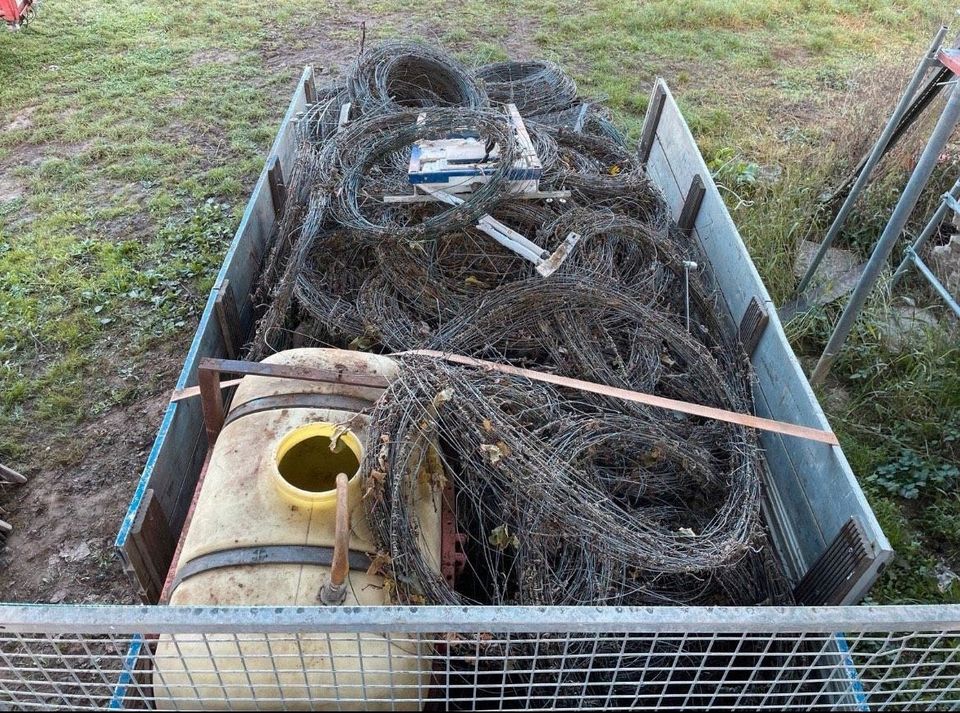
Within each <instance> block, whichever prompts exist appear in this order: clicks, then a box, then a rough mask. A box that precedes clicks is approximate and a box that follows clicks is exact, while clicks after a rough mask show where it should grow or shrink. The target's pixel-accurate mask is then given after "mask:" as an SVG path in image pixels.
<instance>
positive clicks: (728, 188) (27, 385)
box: [0, 0, 960, 602]
mask: <svg viewBox="0 0 960 713" xmlns="http://www.w3.org/2000/svg"><path fill="white" fill-rule="evenodd" d="M950 11H951V8H950V6H949V5H948V4H946V3H945V2H936V3H930V2H925V1H923V0H906V1H905V2H893V1H892V0H783V1H781V2H776V3H771V2H768V0H747V1H746V2H737V1H735V0H701V1H700V2H694V1H693V0H655V1H653V2H644V3H631V2H622V0H589V1H588V2H585V3H579V4H573V3H567V2H560V1H559V0H536V1H534V0H509V1H507V0H464V1H463V2H458V3H446V2H441V0H428V1H426V2H422V1H421V2H416V1H412V2H411V1H405V2H400V0H378V1H376V2H372V3H371V2H360V0H344V1H343V2H340V3H337V4H336V5H335V6H332V5H331V4H329V3H326V2H318V1H317V0H298V1H297V2H293V0H278V1H277V2H275V3H272V4H262V3H253V2H250V1H249V0H242V1H241V2H229V3H228V2H224V1H222V0H220V1H213V2H207V3H202V4H200V5H197V6H195V7H191V8H190V9H189V12H186V11H183V10H182V9H171V6H170V5H168V4H166V3H162V2H159V0H133V1H131V2H126V3H102V2H99V1H98V0H78V1H77V2H73V3H55V2H49V3H47V4H46V5H45V6H44V7H43V8H42V13H41V14H40V15H39V16H38V18H37V20H36V22H35V24H34V25H33V27H32V28H31V29H29V30H28V31H26V32H23V33H20V34H18V35H4V36H2V37H0V175H2V176H3V177H4V182H0V187H3V186H6V189H9V187H10V185H11V182H12V185H14V186H15V187H16V189H17V190H16V191H14V192H15V193H20V194H21V195H19V196H18V197H15V198H13V199H12V200H8V201H2V200H0V459H12V460H14V461H17V460H19V459H24V460H25V461H26V460H29V461H30V462H31V463H33V464H38V463H37V460H38V459H39V460H40V461H41V462H40V463H39V465H46V466H50V465H57V466H62V467H65V468H69V467H70V466H71V465H72V464H73V460H71V459H73V458H76V457H78V456H76V455H67V456H63V455H61V456H57V457H58V458H60V459H61V460H60V461H58V462H56V463H53V462H52V461H50V460H49V459H52V458H54V456H45V455H43V454H44V453H45V452H46V451H45V450H44V449H43V448H41V449H39V450H34V449H31V450H30V451H29V452H28V451H27V450H26V447H25V445H24V444H25V443H27V442H29V441H30V440H31V439H32V438H35V437H36V434H38V433H43V434H46V435H45V436H43V438H42V440H43V443H42V444H41V446H42V445H43V444H48V445H49V444H65V443H68V442H69V441H70V434H71V433H72V431H73V429H74V428H75V427H76V426H77V425H78V424H82V423H84V422H86V421H89V420H90V419H93V418H96V416H97V415H98V414H100V413H103V412H104V411H106V410H109V409H111V408H114V407H116V406H122V405H124V404H128V403H131V402H133V401H136V400H137V399H139V398H141V397H143V396H146V395H151V394H156V393H160V392H162V391H163V390H165V389H169V388H170V386H171V385H172V379H171V374H173V373H175V371H176V368H177V367H178V365H179V362H180V360H181V358H182V355H183V354H184V352H185V349H186V345H187V343H188V341H189V339H190V336H191V335H192V333H193V331H194V329H195V327H196V321H197V317H198V315H199V311H200V309H201V308H202V305H203V302H204V299H205V294H206V291H207V290H208V289H209V286H210V283H211V280H212V278H213V276H214V274H215V270H216V266H217V265H218V264H219V262H220V260H221V258H222V255H223V252H224V251H225V249H226V247H227V244H228V242H229V238H230V235H231V233H232V231H233V229H234V227H235V226H236V223H237V221H238V219H239V214H240V212H241V210H242V207H243V204H244V203H245V200H246V196H247V194H248V192H249V190H250V188H251V186H252V183H253V181H254V180H255V178H256V176H257V174H258V172H259V170H260V167H261V165H262V159H263V156H264V154H265V152H266V150H267V148H268V146H269V144H270V141H271V140H272V137H273V135H274V133H275V130H276V126H277V122H278V120H279V117H280V114H281V112H282V110H283V108H284V106H285V103H286V97H287V96H288V95H289V92H290V91H291V89H292V87H293V82H294V79H295V77H296V76H297V75H298V73H299V69H300V65H302V64H304V63H305V62H306V61H313V62H314V63H315V64H316V65H317V66H318V67H319V68H320V69H322V70H324V71H326V72H328V73H329V75H331V76H336V74H337V73H338V72H339V69H338V66H337V65H338V63H340V62H343V61H345V60H347V59H349V58H350V57H351V56H353V55H354V54H355V52H356V45H357V42H358V39H359V29H358V27H359V23H360V22H361V21H365V22H366V24H367V37H368V41H373V40H375V39H377V38H381V37H388V36H391V37H392V36H398V35H404V36H412V35H413V36H415V35H417V34H419V35H421V36H422V37H424V38H426V39H429V40H434V41H437V42H439V43H441V44H443V45H444V46H445V47H447V48H448V49H449V50H451V51H453V52H454V53H456V54H457V55H458V56H459V57H461V58H462V59H463V60H465V61H467V62H471V63H473V62H477V63H479V62H484V61H492V60H497V59H503V58H505V57H507V56H518V55H524V56H541V57H547V58H551V59H554V60H556V61H559V62H561V63H562V64H563V65H564V66H565V67H566V68H567V69H568V70H569V71H570V72H571V73H572V74H573V75H574V76H575V78H576V79H577V81H578V83H579V85H580V87H581V89H582V93H583V94H585V95H589V96H594V97H597V98H602V99H604V100H605V101H606V102H607V103H608V105H609V106H611V107H612V108H613V109H614V110H615V111H616V112H617V118H618V120H619V121H620V122H621V123H622V124H623V125H624V126H625V128H626V129H627V130H628V133H629V134H630V135H631V136H634V137H635V136H636V135H637V134H638V132H639V129H640V125H641V122H642V118H643V112H644V110H645V109H646V105H647V97H648V94H649V89H650V85H651V82H652V80H653V79H654V78H655V77H656V76H665V77H666V78H667V79H668V81H669V82H670V84H671V86H672V87H673V89H674V91H675V93H676V95H677V96H678V98H679V101H680V102H681V105H682V108H683V110H684V113H685V115H686V116H687V118H688V120H689V122H690V124H691V126H692V128H693V130H694V132H695V134H696V136H697V139H698V141H699V143H700V145H701V147H702V149H703V151H704V153H705V155H706V158H707V159H708V161H709V162H710V165H711V168H712V169H714V170H715V172H716V174H717V180H718V182H719V183H720V184H721V187H722V190H723V192H724V195H725V197H726V198H727V199H728V202H729V204H730V206H731V208H732V210H733V213H734V217H735V219H736V221H737V223H738V225H739V226H740V227H741V230H742V232H743V235H744V238H745V239H746V241H747V242H748V244H749V246H750V248H751V251H752V252H753V254H754V257H755V260H756V262H757V265H758V267H759V269H760V271H761V273H762V274H763V275H764V278H765V280H766V282H767V284H768V286H769V288H770V290H771V292H772V293H773V295H774V296H775V298H776V299H778V300H782V299H784V298H785V297H787V296H788V295H789V293H790V291H791V290H792V288H793V284H794V278H793V276H792V261H793V255H794V254H795V250H796V246H797V244H798V243H799V240H800V239H801V238H803V237H806V236H809V235H814V236H817V235H820V234H822V229H823V225H822V223H823V216H822V215H819V214H818V213H817V211H816V205H817V202H816V201H817V197H818V196H819V194H820V193H821V192H822V190H823V189H824V187H825V186H827V185H829V182H830V181H831V180H835V179H836V178H837V176H839V175H840V174H841V173H842V171H843V170H844V168H846V167H849V165H850V163H851V161H853V160H855V159H856V158H857V155H858V152H859V151H862V149H863V145H862V144H863V142H864V139H863V137H860V139H859V140H860V143H859V144H858V143H857V142H856V141H851V140H850V137H849V136H847V137H846V139H845V140H844V141H839V142H833V143H831V141H830V140H831V138H832V137H834V136H835V134H832V133H831V132H832V131H833V129H834V128H835V127H836V126H838V125H842V124H843V122H842V121H841V119H843V117H840V118H839V119H838V117H837V116H836V115H835V114H836V111H837V107H847V108H849V106H850V105H851V104H852V103H853V104H855V103H856V102H857V101H859V102H860V105H861V106H862V109H863V111H862V114H861V115H859V116H860V118H861V119H862V118H863V117H864V116H866V117H867V119H868V120H867V121H861V122H856V121H853V120H852V119H851V118H850V117H851V116H852V115H847V119H848V121H847V125H856V126H861V125H862V126H863V127H864V128H863V131H862V133H863V134H864V136H866V137H869V135H870V131H871V130H872V129H874V128H875V126H876V124H877V121H878V117H877V112H878V110H883V109H886V107H887V106H888V105H889V102H890V101H891V100H892V95H893V94H895V93H896V91H897V89H898V88H899V84H900V83H901V82H902V81H903V79H904V76H905V75H906V74H907V73H908V71H909V69H908V68H909V67H911V66H912V65H913V63H914V61H915V57H916V55H917V54H918V52H919V51H920V49H921V48H922V47H925V46H926V44H927V43H928V41H929V37H930V36H931V34H932V32H933V29H934V27H935V25H936V24H937V23H938V22H939V21H940V20H941V19H942V18H945V17H949V13H950ZM904 57H905V58H906V59H903V58H904ZM284 58H289V62H284V61H281V60H283V59H284ZM898 60H899V61H898ZM877 67H881V68H883V69H882V71H878V70H877ZM871 74H873V75H879V76H880V78H881V79H884V80H885V81H886V82H887V85H885V86H884V88H883V90H882V92H880V94H879V100H878V99H877V96H878V95H877V94H876V93H875V94H874V95H870V94H869V93H864V92H862V91H860V89H859V85H858V81H860V80H861V79H862V78H863V77H864V76H865V75H871ZM851 97H852V98H851ZM878 101H879V102H880V104H881V105H880V106H877V102H878ZM854 118H856V117H854ZM11 122H12V123H13V124H14V126H13V128H9V129H7V124H10V123H11ZM945 172H946V171H945ZM901 177H902V176H901V175H900V174H898V173H897V172H896V171H890V172H888V178H887V179H886V180H887V181H888V183H884V184H881V185H880V187H879V188H878V189H876V190H873V191H871V193H870V194H869V195H868V197H867V200H865V202H864V207H863V209H862V210H861V211H860V215H859V216H858V217H857V220H856V221H853V222H852V224H854V225H855V226H856V228H857V229H856V230H852V231H850V234H848V235H847V236H845V237H844V240H845V244H847V245H848V246H850V247H852V248H854V249H860V250H862V249H864V246H865V245H866V244H867V242H868V241H869V238H870V236H872V235H875V234H876V229H877V228H878V226H879V225H880V224H882V219H883V214H884V213H883V212H884V210H886V208H884V206H887V207H889V203H890V192H891V190H892V187H893V186H894V185H895V183H896V180H899V178H901ZM6 189H5V190H6ZM914 287H915V286H914ZM914 291H916V290H915V289H914ZM835 317H836V315H835V313H833V312H831V311H829V310H828V311H825V312H823V313H821V314H818V315H815V316H814V317H812V318H810V319H809V320H807V321H805V322H804V323H802V324H800V325H796V326H795V327H794V329H793V333H794V334H793V336H794V338H795V343H796V345H797V347H798V350H799V351H801V352H803V353H808V354H815V353H816V350H817V349H818V348H819V347H820V346H821V345H822V343H823V338H824V335H825V334H826V331H827V328H828V326H829V323H830V321H831V320H832V319H835ZM877 319H880V316H878V315H875V316H874V318H873V321H871V319H867V320H864V323H863V325H861V328H860V329H858V331H857V333H856V334H855V336H854V339H853V343H852V345H851V348H850V349H849V350H847V351H846V352H845V353H844V357H843V359H841V361H840V362H839V363H838V365H837V369H836V380H835V382H836V383H835V386H836V388H840V389H842V390H845V392H846V393H847V394H848V398H847V400H846V401H845V402H844V403H842V404H837V405H831V401H830V399H825V400H826V402H827V407H828V411H829V413H830V416H831V420H832V422H833V423H834V424H835V425H836V428H837V430H838V431H839V432H840V433H841V435H842V438H843V441H844V446H845V449H846V451H847V453H848V455H849V456H850V458H851V461H852V462H853V465H854V468H855V470H856V472H857V473H858V474H859V475H860V476H861V478H862V480H863V482H864V484H865V486H866V488H867V491H868V494H869V497H870V498H871V501H872V502H873V504H874V507H875V509H876V511H877V513H878V516H879V517H880V519H881V522H882V524H883V526H884V528H885V530H886V531H887V532H888V534H889V535H890V537H891V540H892V541H893V542H894V544H895V546H896V547H897V549H898V551H899V555H900V557H899V560H898V564H897V565H895V566H894V567H892V568H891V569H890V571H889V573H888V574H887V575H886V576H885V578H884V579H883V580H882V582H881V584H880V585H879V586H878V588H877V589H876V590H875V592H874V595H873V596H874V598H875V599H876V600H877V601H883V602H894V601H948V600H949V601H958V600H960V587H957V586H954V588H953V589H952V590H948V591H947V592H941V591H940V590H939V589H938V588H937V586H936V575H935V570H936V567H937V564H938V562H939V561H940V560H944V561H947V562H952V563H954V564H960V552H958V550H960V546H958V543H957V540H956V534H955V533H956V531H957V528H956V525H957V524H958V519H960V504H958V501H957V498H956V497H955V496H954V495H951V494H950V488H949V487H948V486H946V485H944V484H937V483H931V482H929V479H928V480H927V481H924V484H923V486H922V488H919V489H918V492H917V495H916V497H915V498H913V499H906V498H903V497H902V496H901V494H899V493H898V492H891V491H890V490H889V489H888V488H886V487H884V486H882V485H881V484H880V483H879V482H878V481H877V480H876V479H875V478H874V479H872V480H871V476H874V475H875V474H876V472H877V471H878V469H881V468H883V467H884V466H885V465H889V464H896V463H898V462H901V460H902V459H903V458H906V460H902V462H903V463H906V464H908V465H909V464H912V463H915V462H920V463H922V464H923V468H930V469H933V470H934V471H935V470H936V468H937V467H939V466H940V465H942V464H943V463H946V462H948V459H950V458H958V457H960V453H958V452H957V450H956V445H955V444H954V446H952V448H953V450H952V451H947V452H945V451H943V450H942V449H939V448H937V447H936V444H937V443H938V440H937V439H938V438H939V437H940V436H939V433H940V428H941V427H942V426H944V424H947V423H948V422H949V419H950V417H951V414H953V413H956V412H957V411H958V406H960V404H958V403H957V398H958V397H957V394H958V393H960V383H958V380H960V377H958V376H957V375H958V374H960V364H958V354H957V350H956V348H955V347H951V346H950V344H949V343H946V342H944V340H943V339H942V338H939V337H937V336H936V335H931V336H930V338H929V339H928V340H925V341H923V343H920V344H916V345H913V346H912V347H911V349H910V350H909V351H908V352H906V353H900V354H892V353H890V352H889V351H888V350H885V349H884V348H883V347H882V346H881V345H880V344H879V340H878V339H877V338H876V334H875V330H874V331H873V332H872V331H871V325H872V324H876V320H877ZM951 427H952V426H951ZM52 452H53V453H61V454H62V453H67V454H77V452H78V449H77V448H66V449H62V448H54V449H53V451H52ZM905 452H907V453H911V454H913V456H915V457H916V458H917V459H919V461H916V460H910V458H912V457H913V456H909V457H908V456H904V453H905ZM45 459H46V460H45ZM901 470H902V469H901ZM907 470H908V471H909V467H908V468H907ZM921 470H922V468H921ZM911 477H912V476H911V474H910V473H909V472H901V471H896V472H893V473H892V474H891V478H893V479H894V480H896V479H897V478H902V479H904V480H905V481H908V480H910V478H911ZM954 486H955V484H954ZM909 492H911V493H912V491H909ZM951 533H952V534H951Z"/></svg>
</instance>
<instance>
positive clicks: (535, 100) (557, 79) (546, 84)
mask: <svg viewBox="0 0 960 713" xmlns="http://www.w3.org/2000/svg"><path fill="white" fill-rule="evenodd" d="M473 76H474V77H476V78H477V79H478V80H479V82H480V84H481V85H482V86H483V88H484V89H485V90H486V92H487V96H489V97H490V101H491V102H493V103H496V104H514V105H516V107H517V111H519V112H520V113H521V114H522V115H524V116H528V115H529V116H533V115H535V114H543V113H548V112H553V111H559V110H561V109H565V108H567V107H569V106H570V104H572V103H573V102H574V101H576V98H577V85H576V82H574V81H573V79H571V78H570V77H569V76H568V75H567V74H566V73H565V72H564V71H563V70H562V69H561V68H560V67H559V66H558V65H556V64H554V63H553V62H547V61H545V60H525V61H521V62H516V61H505V62H494V63H492V64H485V65H483V66H481V67H477V69H475V70H474V72H473Z"/></svg>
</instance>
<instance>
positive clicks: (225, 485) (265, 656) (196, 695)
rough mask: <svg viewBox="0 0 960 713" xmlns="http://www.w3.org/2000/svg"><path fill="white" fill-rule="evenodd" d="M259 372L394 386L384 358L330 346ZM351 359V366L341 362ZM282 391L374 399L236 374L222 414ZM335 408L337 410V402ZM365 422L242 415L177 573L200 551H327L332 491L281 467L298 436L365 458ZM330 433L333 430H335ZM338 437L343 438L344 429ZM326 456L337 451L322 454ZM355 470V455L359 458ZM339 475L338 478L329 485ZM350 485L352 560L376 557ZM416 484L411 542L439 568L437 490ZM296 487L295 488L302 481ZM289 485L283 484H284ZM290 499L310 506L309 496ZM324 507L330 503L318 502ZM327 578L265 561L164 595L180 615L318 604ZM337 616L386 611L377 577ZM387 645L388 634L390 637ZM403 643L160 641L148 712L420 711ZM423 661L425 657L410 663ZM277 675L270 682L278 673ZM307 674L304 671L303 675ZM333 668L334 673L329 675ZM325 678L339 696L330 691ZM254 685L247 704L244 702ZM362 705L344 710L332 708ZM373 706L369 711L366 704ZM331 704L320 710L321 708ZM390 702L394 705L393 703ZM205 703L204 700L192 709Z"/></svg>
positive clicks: (361, 584)
mask: <svg viewBox="0 0 960 713" xmlns="http://www.w3.org/2000/svg"><path fill="white" fill-rule="evenodd" d="M266 361H270V362H273V363H287V364H289V363H295V364H303V365H306V366H314V367H318V368H334V367H335V366H336V365H338V364H345V365H346V366H347V368H349V369H351V370H355V371H364V372H366V373H373V374H379V375H382V376H385V377H387V378H390V377H391V376H392V375H393V374H394V373H395V372H396V365H395V363H394V362H393V361H391V360H390V359H388V358H386V357H381V356H377V355H369V354H358V353H356V352H343V351H340V350H333V349H297V350H292V351H290V352H282V353H280V354H275V355H273V356H272V357H270V358H269V359H267V360H266ZM345 362H347V363H345ZM282 393H311V394H330V395H331V397H342V396H351V397H359V398H363V399H366V400H368V401H370V402H372V401H373V400H375V399H376V397H377V395H378V391H377V390H376V389H370V388H366V387H352V386H345V385H340V384H323V383H306V382H298V381H295V380H290V379H272V378H266V377H246V378H244V379H243V381H242V382H241V384H240V385H239V386H238V387H237V392H236V394H235V397H234V399H233V403H232V406H231V411H232V410H233V409H236V408H237V407H238V406H239V405H241V404H244V403H247V402H249V401H252V400H254V399H257V398H260V397H262V396H273V395H277V394H282ZM340 401H341V402H342V399H340ZM367 423H368V418H367V416H365V415H363V414H358V413H357V412H355V411H345V410H339V409H332V408H286V409H279V410H269V411H262V412H258V413H252V414H248V415H246V416H243V417H242V418H239V419H237V420H236V421H233V422H231V423H229V424H227V426H226V427H225V428H224V429H223V431H222V432H221V434H220V436H219V438H218V439H217V443H216V445H215V447H214V451H213V454H212V456H211V459H210V464H209V466H208V469H207V473H206V476H205V478H204V482H203V486H202V488H201V492H200V495H199V498H198V500H197V506H196V509H195V511H194V515H193V518H192V521H191V523H190V527H189V531H188V533H187V536H186V538H185V541H184V546H183V549H182V553H181V555H180V558H179V560H178V562H177V567H178V568H179V567H180V566H181V565H183V564H185V563H187V562H189V561H191V560H193V559H195V558H197V557H199V556H201V555H204V554H208V553H212V552H218V551H221V550H226V549H233V548H237V547H252V546H258V545H305V544H309V545H323V546H332V545H333V542H334V514H335V498H334V497H333V490H329V491H325V492H324V491H320V492H309V491H308V492H304V491H303V490H300V491H299V493H298V492H296V491H297V489H296V488H294V490H293V491H291V489H290V487H283V484H284V478H282V477H281V475H280V473H279V470H278V466H277V462H278V457H280V458H282V457H283V456H284V455H285V454H286V453H288V452H289V451H290V449H291V443H292V444H293V445H296V444H297V443H301V442H302V441H303V440H304V437H307V438H308V437H311V436H314V437H316V436H320V437H321V438H327V439H330V438H331V436H333V435H334V433H335V432H338V435H339V445H340V447H341V448H343V447H349V448H351V450H352V448H354V447H357V448H359V449H360V450H361V451H362V450H363V449H365V448H366V438H367ZM338 426H339V428H338ZM345 429H346V431H345V432H344V430H345ZM331 455H333V454H331ZM356 455H357V456H358V457H357V461H359V460H362V452H361V453H359V454H356ZM334 475H335V474H334ZM348 475H349V476H351V485H350V489H349V503H350V508H351V538H350V547H351V549H352V550H359V551H362V552H367V553H372V552H373V544H372V542H373V538H372V537H371V534H370V529H369V526H368V524H367V521H366V516H365V512H364V509H363V507H362V504H361V498H362V495H363V494H362V492H361V487H360V478H359V477H353V476H354V473H348ZM430 480H431V479H430V478H419V479H418V481H419V483H420V488H421V501H420V502H421V505H420V508H421V515H420V516H421V522H422V523H426V525H425V526H424V527H423V528H422V532H421V534H420V536H421V538H422V539H423V546H424V547H425V548H426V551H428V552H431V553H433V555H434V560H435V562H436V568H437V571H438V572H439V569H440V554H439V552H440V505H439V503H440V494H439V484H437V483H431V482H430ZM301 484H303V483H301ZM287 485H288V486H289V484H287ZM298 495H300V496H303V495H306V496H307V497H306V499H304V498H302V497H301V498H299V499H298V497H297V496H298ZM328 496H329V497H328ZM327 575H328V568H327V567H318V566H311V565H279V564H261V565H251V566H241V567H230V568H224V569H218V570H211V571H207V572H204V573H201V574H198V575H196V576H193V577H191V578H189V579H186V580H185V581H183V582H182V583H181V584H180V585H179V586H178V587H177V588H176V589H175V590H174V591H173V593H172V594H171V598H170V604H171V605H174V606H177V605H213V606H216V605H273V606H276V605H300V606H316V605H318V604H319V601H318V599H317V593H318V592H319V590H320V587H321V585H322V584H323V582H324V581H325V579H326V577H327ZM348 584H349V588H348V594H347V598H346V600H345V601H344V606H357V605H361V606H380V605H384V604H390V603H392V602H391V601H390V600H389V594H388V589H387V588H386V587H384V581H383V577H382V576H380V575H377V574H366V573H364V572H358V571H351V572H350V574H349V576H348ZM388 636H389V635H388ZM407 648H410V647H409V645H403V644H398V643H390V642H388V640H387V639H386V638H384V636H379V635H375V634H362V635H360V637H359V638H358V637H357V635H356V634H352V635H348V636H342V637H338V636H337V635H335V634H333V635H330V637H329V640H328V637H327V635H316V634H315V635H312V636H301V637H296V636H293V635H290V636H283V635H273V634H271V635H270V636H264V635H259V636H258V635H237V636H233V635H229V636H223V637H215V638H211V637H208V638H207V641H205V642H204V641H201V640H199V639H197V638H191V637H185V636H178V637H177V638H176V642H174V641H172V640H170V639H169V638H168V637H162V638H161V639H160V641H159V642H158V648H157V658H156V664H157V665H156V668H155V671H154V687H155V695H156V700H157V704H158V707H160V708H176V707H180V708H193V707H198V706H201V705H202V706H203V707H204V708H206V709H210V708H214V709H226V708H232V709H245V708H246V709H250V708H256V707H257V706H258V705H262V704H261V703H259V702H258V701H257V700H256V699H257V698H260V699H261V700H262V698H264V697H268V698H276V699H280V698H282V699H283V700H284V701H285V704H286V705H285V707H289V708H302V709H308V708H309V709H315V710H316V709H324V708H331V709H341V710H368V709H371V708H373V709H377V708H387V709H389V708H395V709H400V710H411V709H419V708H421V707H422V704H423V699H424V697H425V696H426V693H427V691H428V690H429V679H430V666H429V662H423V663H419V662H418V661H417V659H416V658H414V657H413V655H414V654H416V653H417V652H416V650H415V649H414V650H411V651H405V649H407ZM420 653H421V655H425V654H427V653H429V652H424V651H421V652H420ZM276 669H279V670H281V673H279V675H278V674H277V673H275V670H276ZM305 669H306V672H305ZM334 670H335V673H334ZM334 679H335V681H336V685H334ZM253 688H256V694H254V692H253ZM337 697H339V698H340V699H350V698H354V699H361V700H358V701H354V702H349V701H346V700H342V702H341V703H340V704H339V705H338V704H337V703H336V702H335V701H334V700H331V699H335V698H337ZM364 697H366V698H368V699H378V698H379V699H381V700H383V701H385V702H383V703H380V704H379V705H378V704H376V703H372V702H365V701H363V700H362V699H363V698H364ZM324 698H326V699H328V700H330V702H329V703H328V704H326V705H325V704H323V703H321V702H319V701H320V700H321V699H324ZM391 699H392V700H393V701H394V702H393V703H392V704H391V703H390V702H389V701H390V700H391ZM201 701H202V703H201Z"/></svg>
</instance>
